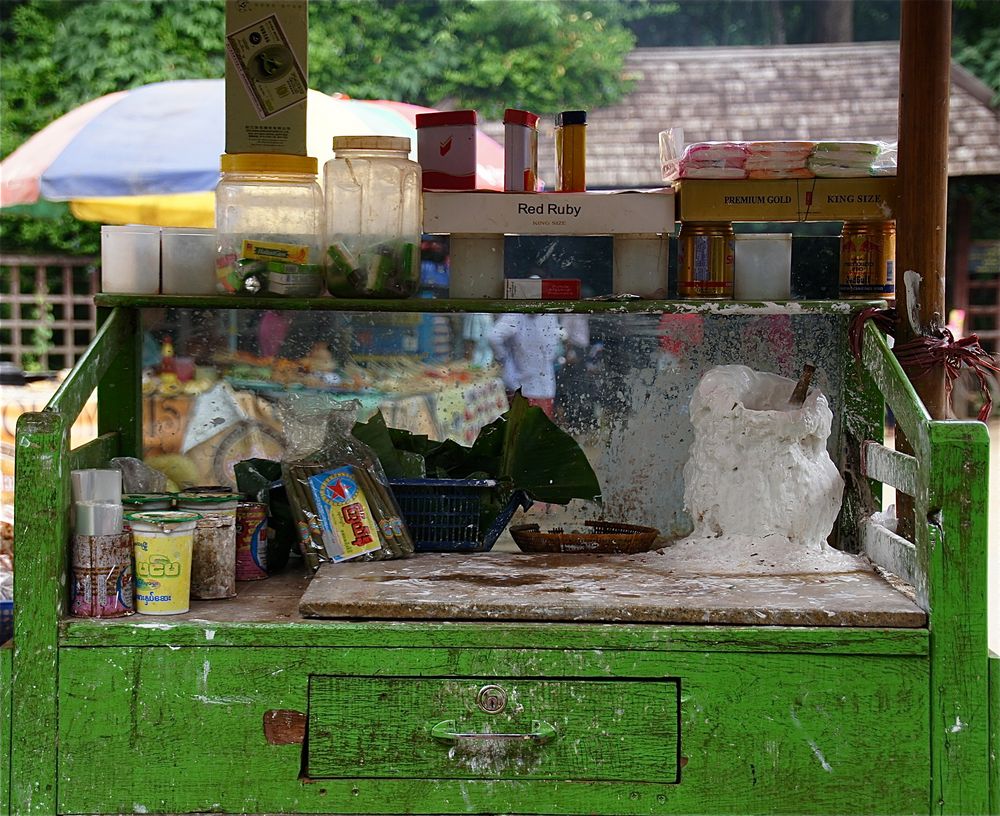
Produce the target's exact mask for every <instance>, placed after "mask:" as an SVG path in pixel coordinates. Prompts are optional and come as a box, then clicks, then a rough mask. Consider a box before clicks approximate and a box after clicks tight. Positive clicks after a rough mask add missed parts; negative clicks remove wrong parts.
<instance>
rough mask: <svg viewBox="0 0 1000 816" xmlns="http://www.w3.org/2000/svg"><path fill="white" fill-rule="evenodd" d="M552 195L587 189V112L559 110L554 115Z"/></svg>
mask: <svg viewBox="0 0 1000 816" xmlns="http://www.w3.org/2000/svg"><path fill="white" fill-rule="evenodd" d="M555 135H556V192H557V193H582V192H584V191H585V190H586V189H587V112H586V111H581V110H574V111H563V112H562V113H560V114H559V115H558V116H556V134H555Z"/></svg>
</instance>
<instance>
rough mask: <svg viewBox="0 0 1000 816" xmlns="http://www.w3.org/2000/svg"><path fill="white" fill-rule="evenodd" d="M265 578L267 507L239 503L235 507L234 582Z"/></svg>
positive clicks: (252, 503) (253, 503) (254, 503)
mask: <svg viewBox="0 0 1000 816" xmlns="http://www.w3.org/2000/svg"><path fill="white" fill-rule="evenodd" d="M262 578H267V505H266V504H263V503H261V502H240V503H239V505H238V506H237V507H236V580H237V581H259V580H260V579H262Z"/></svg>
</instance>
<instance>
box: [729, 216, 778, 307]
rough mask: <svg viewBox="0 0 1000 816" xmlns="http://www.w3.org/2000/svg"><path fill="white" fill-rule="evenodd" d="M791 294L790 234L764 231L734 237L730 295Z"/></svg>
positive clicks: (762, 297)
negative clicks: (733, 266)
mask: <svg viewBox="0 0 1000 816" xmlns="http://www.w3.org/2000/svg"><path fill="white" fill-rule="evenodd" d="M791 296H792V234H791V233H790V232H764V233H751V234H740V235H737V236H736V261H735V270H734V278H733V298H734V299H736V300H788V299H789V298H790V297H791Z"/></svg>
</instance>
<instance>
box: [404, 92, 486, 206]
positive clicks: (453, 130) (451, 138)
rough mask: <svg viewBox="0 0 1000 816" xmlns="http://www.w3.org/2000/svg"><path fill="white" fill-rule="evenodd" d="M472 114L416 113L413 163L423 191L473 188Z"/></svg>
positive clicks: (473, 120) (474, 166)
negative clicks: (416, 164) (418, 169)
mask: <svg viewBox="0 0 1000 816" xmlns="http://www.w3.org/2000/svg"><path fill="white" fill-rule="evenodd" d="M476 122H477V118H476V112H475V111H474V110H459V111H440V112H437V113H418V114H417V161H419V162H420V169H421V172H422V174H423V186H424V189H425V190H475V189H476Z"/></svg>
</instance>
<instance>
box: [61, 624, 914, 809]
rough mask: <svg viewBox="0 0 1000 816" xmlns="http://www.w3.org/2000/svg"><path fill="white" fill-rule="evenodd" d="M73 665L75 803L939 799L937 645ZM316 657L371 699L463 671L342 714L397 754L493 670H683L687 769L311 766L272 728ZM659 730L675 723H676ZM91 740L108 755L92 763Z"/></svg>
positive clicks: (69, 696)
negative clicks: (395, 771) (925, 651)
mask: <svg viewBox="0 0 1000 816" xmlns="http://www.w3.org/2000/svg"><path fill="white" fill-rule="evenodd" d="M412 628H413V629H414V630H416V631H419V630H420V629H421V628H422V625H421V624H413V625H412ZM60 672H61V678H62V683H61V689H62V690H61V693H60V706H59V712H60V730H59V738H60V747H61V751H60V762H59V778H60V780H61V784H60V789H59V790H60V809H61V810H63V811H68V812H94V811H95V810H96V811H97V812H111V813H116V812H132V811H134V810H138V809H139V806H141V807H142V808H144V809H145V810H147V811H148V812H163V811H166V812H187V811H221V812H231V813H242V812H251V813H252V812H265V813H268V812H270V813H425V814H426V813H455V812H470V813H498V812H502V813H551V814H554V813H571V814H579V813H616V814H654V813H656V814H669V813H741V814H744V813H758V812H767V813H805V812H811V813H824V814H829V813H841V814H846V813H865V814H873V813H893V814H897V813H917V812H926V810H927V808H928V796H929V778H928V774H927V768H928V763H929V751H930V748H929V734H928V723H927V720H926V718H924V717H914V716H913V712H914V711H926V710H927V706H928V677H927V663H926V661H924V660H922V659H920V658H894V657H864V656H845V655H836V656H834V655H795V654H736V653H713V652H703V653H693V652H684V653H673V652H670V651H666V650H664V651H659V652H652V651H649V652H638V653H637V652H631V651H627V650H623V651H619V650H579V651H578V650H566V651H556V650H548V651H538V650H522V651H515V650H495V649H489V648H479V649H405V650H390V649H358V648H345V649H315V648H313V649H283V648H254V649H246V648H242V649H238V648H218V647H202V648H191V647H184V648H180V649H173V650H172V649H167V648H134V649H117V648H116V649H112V648H89V649H66V650H64V653H63V658H62V661H61V664H60ZM317 675H322V676H326V677H339V678H341V680H342V681H343V684H342V686H341V687H344V686H350V684H351V683H355V684H356V685H357V686H358V688H359V691H358V695H359V697H360V698H364V699H372V698H371V693H370V692H371V689H369V690H368V691H366V690H365V684H366V682H368V681H369V680H370V681H371V682H372V683H374V684H389V683H391V678H393V677H406V678H409V679H415V678H427V679H432V678H436V679H437V680H446V679H449V678H455V679H456V682H455V684H454V686H453V688H454V689H455V695H456V696H455V699H454V701H453V703H452V704H451V706H450V707H448V706H446V700H444V699H443V698H442V692H441V691H440V690H441V689H442V688H443V687H444V685H443V684H437V683H429V684H428V693H427V694H426V695H425V696H424V697H423V698H421V696H420V695H419V693H416V692H415V691H413V690H414V689H419V685H415V686H411V692H410V693H409V694H408V696H407V698H406V700H407V702H406V704H405V705H394V704H393V702H392V699H391V697H390V698H388V699H387V700H386V701H385V708H384V713H385V716H384V717H382V718H381V719H380V720H379V721H378V722H372V721H371V720H370V719H365V718H364V717H359V718H358V721H357V722H354V723H350V722H349V718H348V721H347V722H346V724H345V725H344V727H345V728H349V729H350V730H349V732H348V733H347V734H345V735H344V737H345V739H347V740H349V741H352V744H354V745H358V746H361V745H365V744H370V746H371V747H370V750H371V752H372V753H373V755H378V756H383V757H385V756H389V755H391V752H392V751H393V750H394V748H395V749H396V750H399V751H400V753H405V752H406V746H405V744H404V745H400V743H399V741H398V740H397V738H396V732H397V731H399V730H400V729H405V730H406V733H412V734H414V735H416V733H417V731H418V730H419V729H421V728H424V727H426V725H427V723H429V722H431V721H435V722H438V721H440V720H448V719H454V718H455V717H457V716H459V715H461V712H462V711H464V710H465V708H466V707H467V706H468V704H469V701H468V699H467V696H468V694H469V693H470V691H471V690H472V689H474V688H475V687H476V686H477V685H478V684H480V683H481V684H483V685H485V684H487V683H496V684H498V685H500V686H501V687H503V686H504V684H505V683H506V684H508V685H512V686H514V687H517V686H518V685H519V684H521V683H522V682H524V681H525V680H527V679H532V678H534V679H537V680H539V681H546V682H555V683H558V682H562V681H565V682H567V684H568V685H569V686H571V685H572V683H584V682H588V681H590V680H601V681H603V682H605V683H608V685H613V684H612V683H611V680H612V679H617V680H619V681H620V683H618V684H617V687H620V688H621V690H622V692H621V694H619V695H618V696H610V697H608V698H607V699H606V701H605V702H606V706H607V707H608V709H611V716H616V715H615V714H614V711H615V710H616V709H618V708H621V709H625V710H627V709H628V708H629V706H632V705H636V704H637V703H638V704H639V705H643V706H644V705H645V704H644V703H643V702H642V700H643V698H642V696H641V695H634V694H633V693H632V692H631V691H630V689H632V688H633V687H634V684H635V683H637V682H640V681H652V682H655V683H664V682H665V681H667V680H669V679H672V678H676V679H677V680H678V682H679V684H680V695H681V711H680V722H679V727H680V735H681V756H682V758H681V760H680V765H681V766H682V768H681V782H680V784H670V783H671V782H672V781H674V779H675V774H671V772H670V766H669V765H665V766H664V771H663V775H662V777H661V779H660V780H659V781H634V782H631V781H630V782H593V781H591V782H586V781H580V779H579V777H574V778H573V779H572V780H569V779H567V780H565V781H558V780H545V781H532V780H529V779H523V778H521V777H520V776H518V778H517V779H512V780H496V779H494V778H490V779H482V780H480V779H472V778H470V779H465V780H447V779H441V778H440V777H439V776H435V774H434V773H433V772H432V771H431V770H428V772H427V774H426V775H425V776H419V773H420V771H419V770H413V771H411V772H413V773H417V774H418V777H414V778H411V779H401V778H393V779H377V778H372V777H373V776H375V775H377V774H373V773H372V772H371V771H370V770H369V769H368V768H367V767H366V766H365V765H361V764H360V763H358V765H357V767H356V774H355V775H354V776H353V777H350V778H346V779H323V780H302V779H300V778H299V775H300V772H301V770H302V762H303V750H304V748H303V746H302V745H298V744H269V743H268V742H267V741H266V740H265V739H264V737H263V720H264V715H265V712H268V711H272V710H285V711H297V712H301V713H302V714H307V713H308V706H309V679H310V676H313V677H315V676H317ZM82 678H87V681H86V682H82ZM859 678H865V682H864V683H859V682H858V679H859ZM385 687H386V686H385V685H383V686H382V688H383V689H384V688H385ZM375 689H376V691H377V689H378V685H376V686H375ZM435 689H436V690H435ZM345 693H346V692H345ZM377 696H378V695H377V693H376V697H377ZM344 705H345V706H348V707H349V706H350V705H351V703H350V701H349V700H345V701H344ZM560 705H562V706H564V707H565V708H563V710H562V711H561V712H559V713H560V714H562V715H565V716H568V717H572V716H573V714H574V712H579V713H581V714H583V713H584V712H587V711H589V710H591V709H590V708H589V707H588V705H589V704H585V703H577V702H575V701H574V700H573V697H572V694H567V695H565V696H564V697H563V699H562V700H561V701H560ZM442 706H445V707H444V708H443V707H442ZM567 709H568V712H567ZM525 713H528V712H527V711H526V712H525ZM632 715H636V716H637V717H640V718H641V715H640V714H639V713H637V712H634V711H633V712H630V713H629V715H628V716H632ZM587 716H592V715H587ZM621 716H623V717H624V716H626V715H625V714H624V713H623V714H622V715H621ZM393 718H398V720H397V722H398V727H395V728H394V725H395V724H394V722H393ZM435 718H438V719H435ZM537 719H543V720H544V719H546V718H545V717H544V716H542V717H538V718H537ZM416 738H417V737H416V736H414V739H416ZM618 738H619V741H620V735H618ZM428 739H430V737H429V735H428ZM606 739H607V740H609V741H610V740H614V739H616V735H615V734H613V733H609V734H608V735H607V737H606ZM664 739H665V740H666V741H667V742H668V743H669V742H670V739H669V735H667V737H665V738H664ZM366 750H367V749H366ZM420 750H421V752H434V751H436V750H437V749H436V747H434V746H430V745H423V746H422V747H421V749H420ZM440 750H441V754H438V755H436V759H435V760H434V762H435V763H436V764H440V763H444V762H446V761H447V759H446V758H447V756H448V753H449V749H448V747H447V746H442V747H441V749H440ZM542 750H544V748H543V749H542ZM649 750H654V748H652V747H651V748H650V749H649ZM656 750H659V749H656ZM609 751H610V748H609ZM97 755H100V756H107V757H112V758H114V761H109V762H95V761H94V757H95V756H97ZM442 755H443V756H442ZM455 761H456V762H461V759H455ZM399 762H401V763H407V762H408V760H407V759H406V757H401V758H400V759H399ZM366 765H367V763H366ZM873 769H880V772H881V773H885V774H888V775H889V776H891V780H892V781H891V783H888V781H887V783H886V784H873V781H872V771H873ZM885 778H888V777H885Z"/></svg>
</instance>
